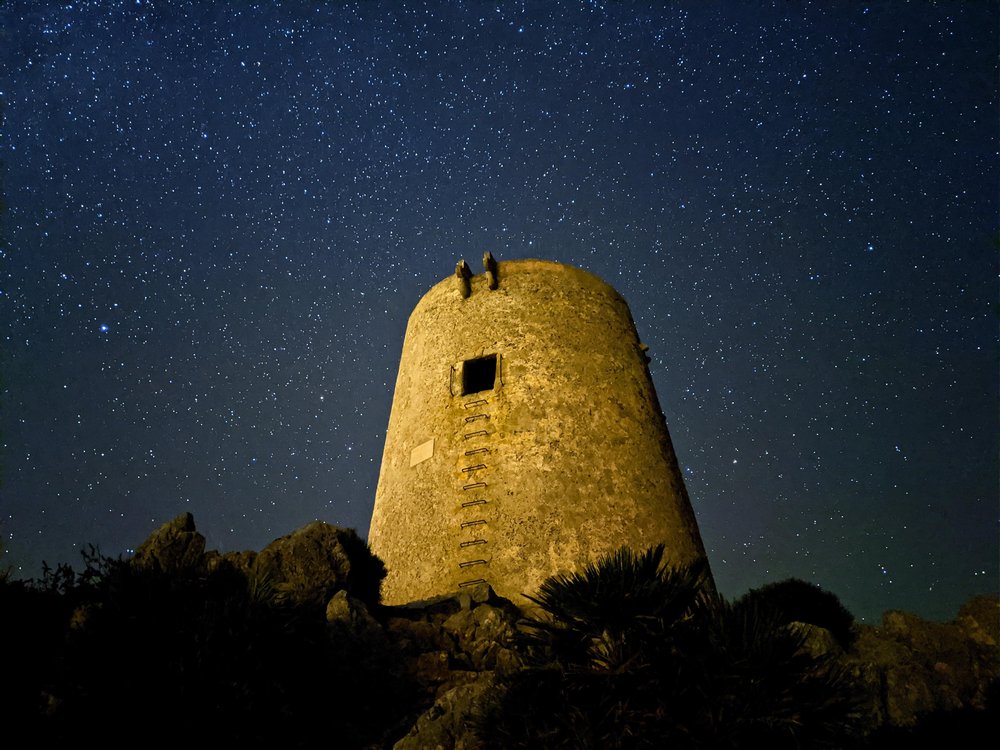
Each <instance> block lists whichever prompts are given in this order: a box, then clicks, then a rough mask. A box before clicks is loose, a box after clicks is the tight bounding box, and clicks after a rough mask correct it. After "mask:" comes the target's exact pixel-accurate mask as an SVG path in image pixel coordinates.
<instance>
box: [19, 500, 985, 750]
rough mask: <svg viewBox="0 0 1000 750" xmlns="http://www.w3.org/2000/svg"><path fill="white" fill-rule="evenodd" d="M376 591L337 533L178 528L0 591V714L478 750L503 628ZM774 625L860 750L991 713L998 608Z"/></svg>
mask: <svg viewBox="0 0 1000 750" xmlns="http://www.w3.org/2000/svg"><path fill="white" fill-rule="evenodd" d="M384 575H385V569H384V566H382V563H381V561H379V560H378V559H377V558H376V557H374V556H373V555H372V554H371V553H370V551H369V550H368V548H367V545H366V544H365V543H364V541H363V540H362V539H360V537H358V535H357V534H356V533H355V532H354V531H353V530H350V529H340V528H337V527H335V526H331V525H329V524H324V523H319V522H315V523H311V524H308V525H306V526H304V527H303V528H301V529H298V530H297V531H295V532H293V533H291V534H288V535H286V536H283V537H281V538H279V539H276V540H275V541H274V542H272V543H271V544H269V545H268V546H267V547H265V548H264V549H263V550H261V551H260V552H255V551H245V552H229V553H224V554H220V553H218V552H214V551H206V549H205V539H204V537H203V536H202V535H201V534H200V533H198V531H197V529H196V528H195V524H194V519H193V518H192V517H191V515H190V514H183V515H181V516H178V517H177V518H175V519H174V520H172V521H171V522H169V523H167V524H165V525H164V526H162V527H161V528H160V529H157V530H156V531H155V532H154V533H153V534H152V535H151V536H150V537H149V539H147V540H146V541H145V542H144V543H143V544H142V545H141V546H140V547H139V548H138V550H137V552H136V554H135V556H134V557H133V558H132V559H131V560H130V561H128V562H124V561H119V562H117V563H114V564H107V563H105V567H104V568H101V569H100V570H99V571H98V574H97V575H96V577H86V576H83V577H81V579H80V582H79V583H78V584H76V585H73V584H72V578H71V577H69V578H67V577H65V576H64V577H63V578H59V577H57V578H56V579H54V580H53V582H52V584H51V585H50V587H49V589H28V588H25V587H24V586H23V585H17V584H13V583H8V585H7V586H6V587H0V595H2V597H3V600H2V601H0V605H4V608H5V609H6V610H7V611H9V612H19V613H21V615H20V617H21V620H18V619H17V618H14V617H8V618H7V624H6V627H7V630H6V631H4V632H5V633H7V642H9V643H13V642H15V641H16V642H21V643H23V644H25V646H24V647H22V648H20V649H18V650H17V651H16V652H14V653H12V654H11V655H10V656H9V658H8V661H7V666H8V667H9V668H10V670H11V672H10V673H11V674H13V675H15V676H17V679H16V680H14V681H8V682H7V688H5V692H3V697H4V698H5V702H6V703H5V704H6V705H8V706H10V707H12V710H13V708H14V707H16V712H15V713H12V714H11V716H12V717H16V719H17V721H20V722H21V724H23V725H24V728H26V729H28V730H30V731H32V732H34V733H35V736H37V737H39V738H41V739H43V740H45V741H51V743H55V744H65V743H66V742H69V741H71V740H73V739H78V738H80V737H82V736H86V735H87V734H88V732H92V731H93V732H96V731H98V730H100V731H103V732H107V731H110V730H109V728H112V729H114V731H117V732H118V735H115V736H116V737H117V738H118V739H121V740H123V741H124V740H125V739H126V738H127V737H128V736H130V735H129V731H128V730H127V728H126V727H125V726H124V725H121V724H116V723H115V721H116V719H115V717H120V716H130V717H132V718H133V719H134V720H135V721H137V722H141V723H142V724H143V725H147V726H153V725H159V726H161V727H162V728H161V730H160V733H161V734H163V738H166V735H170V736H171V737H182V736H185V735H186V734H187V733H188V732H191V731H196V730H197V731H198V732H199V733H200V736H203V737H204V738H206V740H207V739H211V738H215V739H218V740H219V741H220V742H223V741H224V742H230V741H232V742H237V743H238V744H241V746H250V747H271V746H273V745H274V744H276V743H277V744H281V745H282V746H284V747H307V746H308V747H311V746H313V745H314V744H315V741H316V740H317V739H320V738H321V736H322V734H323V732H324V731H325V729H324V728H325V727H327V726H328V725H329V724H330V722H333V723H334V724H336V725H337V726H338V737H337V744H338V746H339V747H345V748H358V749H359V750H389V748H395V750H424V749H425V748H426V749H428V750H437V749H440V750H481V748H482V747H484V745H485V744H486V743H484V742H483V740H482V738H481V737H480V736H479V735H478V732H479V723H480V720H481V719H480V717H482V715H483V707H484V706H488V705H490V704H491V703H492V704H493V705H495V704H496V701H495V699H496V697H497V696H498V695H502V694H503V693H502V691H503V690H504V685H505V684H507V685H509V684H510V680H509V679H508V678H509V677H510V676H511V675H515V674H521V675H522V676H523V674H525V673H523V672H522V673H519V672H518V670H520V669H521V668H522V662H521V658H520V656H519V652H518V650H517V648H516V647H515V643H516V636H517V634H518V629H519V623H520V622H521V618H522V613H521V612H520V611H519V610H518V608H517V607H516V606H515V605H514V604H512V603H511V602H510V601H507V600H506V599H503V598H501V597H499V596H497V595H496V594H495V592H493V590H492V589H491V588H490V587H489V586H486V585H482V586H479V587H476V588H473V589H470V590H464V591H462V592H456V593H454V594H452V595H447V596H441V597H438V598H435V599H433V600H428V601H422V602H414V603H412V604H409V605H406V606H394V607H385V606H381V605H380V604H379V603H378V589H379V582H380V581H381V579H382V577H383V576H384ZM5 602H6V604H5ZM22 621H23V622H22ZM18 623H21V624H18ZM15 625H17V627H14V626H15ZM790 627H795V628H802V629H804V631H805V635H806V640H805V649H806V650H808V651H809V652H810V653H811V654H812V656H813V657H815V658H819V659H823V658H827V657H829V658H832V659H834V660H836V661H837V662H839V663H840V664H841V665H843V666H844V667H846V669H847V671H848V672H849V674H850V675H853V678H854V681H855V683H856V684H857V686H858V687H859V691H860V694H861V696H862V698H863V707H862V710H863V713H864V716H865V718H866V722H865V723H866V727H867V732H868V743H869V744H867V745H864V747H866V748H881V747H893V746H903V745H905V746H909V747H922V746H924V745H920V744H919V743H917V744H915V743H916V741H917V739H919V738H921V737H925V738H926V737H930V736H931V734H930V731H929V729H928V728H930V727H938V729H937V730H935V731H938V734H937V735H934V736H941V737H947V738H950V739H949V741H952V740H954V741H956V742H960V740H961V738H962V735H961V732H962V730H963V729H964V728H966V727H977V726H981V725H983V723H984V722H987V723H988V722H989V721H990V717H991V716H993V717H995V713H993V714H991V713H990V710H993V711H994V712H995V709H996V706H995V704H991V699H992V700H994V701H995V699H996V697H997V692H998V687H997V686H998V685H1000V647H998V644H1000V597H997V596H981V597H976V598H974V599H972V600H970V601H969V602H968V603H967V604H966V605H965V606H964V607H962V609H961V611H960V612H959V613H958V616H957V617H956V618H955V619H954V620H953V621H951V622H947V623H936V622H928V621H926V620H923V619H921V618H919V617H916V616H915V615H912V614H909V613H906V612H887V613H886V614H885V616H884V617H883V620H882V623H881V625H879V626H866V625H860V626H856V627H855V630H854V635H855V636H856V637H854V638H853V645H851V646H850V647H849V648H848V649H847V650H845V648H844V646H843V641H842V640H838V639H837V638H835V637H833V635H832V634H831V633H830V632H829V631H827V630H824V629H823V628H820V627H817V626H815V625H805V624H801V623H797V624H794V625H792V626H790ZM21 662H23V664H22V663H21ZM137 667H138V668H137ZM995 721H996V720H995V718H993V722H994V728H995V726H996V724H995ZM15 723H16V722H15ZM21 724H18V725H17V726H20V725H21ZM216 724H217V726H215V725H216ZM11 726H13V725H11ZM170 732H173V734H170ZM51 743H50V744H51ZM43 744H44V743H43ZM494 744H495V743H494ZM940 744H941V743H938V744H937V745H936V746H940Z"/></svg>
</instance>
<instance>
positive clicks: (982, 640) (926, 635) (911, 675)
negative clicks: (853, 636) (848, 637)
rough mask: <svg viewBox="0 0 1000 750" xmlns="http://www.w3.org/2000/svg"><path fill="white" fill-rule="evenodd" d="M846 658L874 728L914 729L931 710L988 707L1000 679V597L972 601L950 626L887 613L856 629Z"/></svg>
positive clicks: (913, 616)
mask: <svg viewBox="0 0 1000 750" xmlns="http://www.w3.org/2000/svg"><path fill="white" fill-rule="evenodd" d="M857 631H858V638H857V642H856V643H855V645H854V648H853V649H852V650H851V651H850V652H849V653H847V654H845V655H844V657H843V658H844V660H845V662H846V663H847V664H849V665H850V666H851V668H852V669H853V671H854V672H855V674H856V675H857V676H858V677H859V679H860V681H861V683H862V684H863V685H864V686H865V688H866V691H867V694H868V706H869V712H870V723H871V725H872V726H873V727H878V726H883V725H886V724H888V725H892V726H901V727H906V726H912V725H914V724H915V723H916V722H917V721H918V720H919V719H920V718H921V717H923V716H926V715H928V714H931V713H934V712H952V711H959V710H964V709H976V710H982V709H985V708H986V707H987V698H988V696H989V695H990V690H991V686H992V685H994V684H996V682H997V680H1000V647H998V644H1000V597H995V596H977V597H975V598H973V599H971V600H970V601H969V602H967V603H966V604H965V605H964V606H963V607H962V609H961V610H960V611H959V614H958V617H957V618H955V619H954V620H952V621H951V622H945V623H939V622H930V621H928V620H924V619H922V618H920V617H917V616H916V615H913V614H910V613H908V612H899V611H889V612H886V613H885V614H884V615H883V617H882V624H881V625H880V626H870V625H860V626H858V627H857Z"/></svg>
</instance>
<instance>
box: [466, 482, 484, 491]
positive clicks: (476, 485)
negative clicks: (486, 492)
mask: <svg viewBox="0 0 1000 750" xmlns="http://www.w3.org/2000/svg"><path fill="white" fill-rule="evenodd" d="M485 486H486V482H473V483H472V484H466V485H464V486H463V487H462V489H463V490H476V489H479V488H480V487H485Z"/></svg>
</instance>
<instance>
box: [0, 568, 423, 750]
mask: <svg viewBox="0 0 1000 750" xmlns="http://www.w3.org/2000/svg"><path fill="white" fill-rule="evenodd" d="M85 565H86V567H85V569H84V572H83V573H81V574H75V573H73V571H72V570H71V569H69V568H68V567H65V566H61V567H60V568H58V569H56V570H55V571H47V573H46V576H45V577H43V579H42V581H38V582H33V583H32V584H23V583H22V584H18V585H13V584H9V583H8V584H5V585H3V586H0V606H3V608H4V611H5V613H8V616H7V617H6V618H3V619H4V620H5V621H6V622H5V626H6V628H7V631H5V633H4V635H5V636H7V638H5V641H4V642H5V643H12V642H13V643H18V644H19V649H21V648H23V646H24V645H25V644H26V645H27V646H28V649H27V650H28V651H29V652H30V653H31V654H33V655H35V656H37V655H41V656H42V657H43V658H42V659H33V661H34V663H33V669H32V668H31V665H28V664H25V666H24V667H23V668H22V667H17V669H16V670H15V673H16V674H17V675H20V676H22V677H25V678H26V679H24V680H22V681H21V683H20V684H18V685H17V686H15V687H13V688H11V690H12V693H13V694H12V695H10V696H8V695H4V697H5V698H7V701H5V702H6V703H7V705H12V706H13V705H16V706H18V707H19V708H21V709H22V710H23V712H24V713H23V715H21V716H19V717H17V723H18V726H23V727H26V728H30V729H32V731H33V732H34V734H33V737H35V738H36V739H37V740H41V741H42V744H45V743H46V742H47V743H49V744H52V743H54V744H69V743H71V742H74V743H75V742H78V741H80V740H81V739H82V738H89V737H94V738H101V739H102V741H104V742H107V743H110V744H124V743H126V742H131V741H134V740H136V738H137V737H142V736H152V738H153V739H155V741H156V744H168V743H175V742H179V743H185V742H190V741H191V740H192V738H197V741H198V743H199V744H201V743H204V744H209V743H212V744H216V743H217V744H219V745H220V746H230V745H239V746H250V747H262V746H265V745H267V746H272V745H274V746H281V747H304V746H306V745H313V744H315V742H316V740H317V739H328V740H329V741H330V742H331V743H332V744H334V745H336V746H338V747H345V748H355V747H366V746H369V745H370V744H372V743H377V742H379V741H381V739H382V733H383V732H384V731H385V730H384V727H385V726H386V725H387V724H388V723H389V722H388V721H387V719H391V718H392V717H393V711H394V710H395V706H396V705H399V704H402V703H405V702H406V700H405V697H406V693H407V691H408V690H409V686H408V685H407V684H406V683H405V682H404V681H403V679H402V678H401V677H400V676H399V667H398V663H397V660H396V659H395V657H394V655H393V654H392V653H391V652H390V651H389V649H387V648H385V646H384V644H379V643H374V642H372V641H371V640H370V639H369V638H366V637H363V635H362V634H356V633H354V632H352V631H351V630H350V629H345V628H339V629H331V628H330V627H329V625H328V624H327V622H326V619H325V617H324V615H323V613H322V612H317V611H316V609H315V608H314V607H293V606H281V605H277V604H275V603H274V602H273V600H271V599H269V598H268V593H267V587H266V585H261V582H260V581H257V582H256V583H255V585H254V587H253V588H252V587H251V585H250V583H249V582H248V581H247V579H246V577H245V576H244V575H243V573H241V572H240V571H239V570H237V569H236V568H234V567H232V566H229V565H226V564H222V565H219V566H217V567H216V568H214V569H213V570H212V571H211V572H205V571H203V570H200V569H197V568H191V569H189V570H185V571H181V572H178V571H174V572H171V573H165V572H163V571H161V570H159V569H157V568H156V567H155V566H154V567H146V568H139V567H136V566H133V565H130V564H129V563H128V562H126V561H122V560H111V559H109V558H103V557H100V556H99V555H93V556H91V557H90V558H85ZM8 605H10V607H11V608H10V609H8ZM14 607H16V609H14ZM14 612H16V613H17V615H16V616H15V617H11V616H10V613H14ZM11 622H17V623H20V625H18V627H17V630H16V632H12V631H11V629H10V628H11ZM8 676H9V673H7V672H6V669H5V680H3V681H0V684H4V685H5V686H8V687H10V686H11V680H10V679H8ZM331 727H333V728H335V729H333V730H331Z"/></svg>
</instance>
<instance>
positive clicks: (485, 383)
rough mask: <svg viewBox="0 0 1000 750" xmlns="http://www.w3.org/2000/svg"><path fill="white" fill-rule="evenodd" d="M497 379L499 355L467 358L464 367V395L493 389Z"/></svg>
mask: <svg viewBox="0 0 1000 750" xmlns="http://www.w3.org/2000/svg"><path fill="white" fill-rule="evenodd" d="M496 379H497V355H495V354H491V355H490V356H488V357H480V358H479V359H467V360H465V366H464V367H463V368H462V395H463V396H467V395H469V394H470V393H479V392H480V391H492V390H493V383H494V382H495V381H496Z"/></svg>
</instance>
